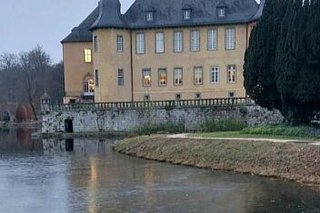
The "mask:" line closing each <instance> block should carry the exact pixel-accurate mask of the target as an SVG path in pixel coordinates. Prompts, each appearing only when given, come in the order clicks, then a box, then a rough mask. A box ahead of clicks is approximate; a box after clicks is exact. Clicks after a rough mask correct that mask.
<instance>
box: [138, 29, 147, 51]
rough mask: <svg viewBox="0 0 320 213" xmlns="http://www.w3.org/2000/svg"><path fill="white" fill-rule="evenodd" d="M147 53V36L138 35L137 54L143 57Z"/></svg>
mask: <svg viewBox="0 0 320 213" xmlns="http://www.w3.org/2000/svg"><path fill="white" fill-rule="evenodd" d="M145 53H146V44H145V34H144V33H136V54H138V55H142V54H145Z"/></svg>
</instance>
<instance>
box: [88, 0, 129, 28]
mask: <svg viewBox="0 0 320 213" xmlns="http://www.w3.org/2000/svg"><path fill="white" fill-rule="evenodd" d="M120 10H121V4H120V2H119V0H101V1H100V2H99V17H98V18H97V20H96V21H95V22H94V23H93V25H92V26H91V30H94V29H98V28H128V26H127V24H126V23H125V21H124V20H123V17H122V15H121V11H120Z"/></svg>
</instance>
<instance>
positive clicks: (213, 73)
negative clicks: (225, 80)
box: [210, 65, 220, 84]
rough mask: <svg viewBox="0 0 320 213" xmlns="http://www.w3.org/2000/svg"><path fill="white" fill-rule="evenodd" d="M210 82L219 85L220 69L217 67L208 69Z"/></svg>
mask: <svg viewBox="0 0 320 213" xmlns="http://www.w3.org/2000/svg"><path fill="white" fill-rule="evenodd" d="M210 82H211V83H212V84H219V83H220V67H219V66H216V65H214V66H211V69H210Z"/></svg>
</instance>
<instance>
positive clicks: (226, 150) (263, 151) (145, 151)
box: [112, 135, 320, 190]
mask: <svg viewBox="0 0 320 213" xmlns="http://www.w3.org/2000/svg"><path fill="white" fill-rule="evenodd" d="M112 148H113V150H114V151H117V152H119V153H123V154H127V155H130V156H135V157H139V158H143V159H148V160H156V161H161V162H168V163H172V164H177V165H185V166H192V167H197V168H204V169H211V170H224V171H233V172H239V173H243V174H251V175H260V176H264V177H276V178H280V179H283V180H290V181H295V182H299V183H302V184H306V185H313V186H314V187H315V188H316V190H320V172H319V171H320V147H319V146H312V145H307V144H293V143H288V144H283V143H273V142H267V141H265V142H264V141H259V142H256V141H250V139H248V141H236V140H221V139H207V140H202V139H192V138H185V139H182V138H168V137H167V136H166V135H152V136H140V137H132V138H126V139H124V140H121V141H119V142H118V143H116V144H114V145H113V147H112Z"/></svg>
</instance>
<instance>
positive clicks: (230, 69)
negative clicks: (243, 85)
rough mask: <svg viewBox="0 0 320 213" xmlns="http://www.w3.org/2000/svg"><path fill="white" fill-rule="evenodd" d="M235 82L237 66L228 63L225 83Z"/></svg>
mask: <svg viewBox="0 0 320 213" xmlns="http://www.w3.org/2000/svg"><path fill="white" fill-rule="evenodd" d="M236 82H237V66H236V65H235V64H229V65H228V66H227V83H229V84H235V83H236Z"/></svg>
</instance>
